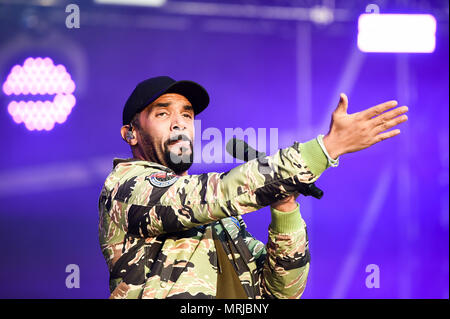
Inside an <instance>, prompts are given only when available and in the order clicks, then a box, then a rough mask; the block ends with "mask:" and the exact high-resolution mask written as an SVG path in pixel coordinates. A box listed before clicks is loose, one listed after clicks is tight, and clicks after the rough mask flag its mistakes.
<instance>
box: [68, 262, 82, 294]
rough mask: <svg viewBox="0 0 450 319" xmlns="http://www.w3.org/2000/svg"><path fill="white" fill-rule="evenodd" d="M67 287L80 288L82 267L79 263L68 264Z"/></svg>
mask: <svg viewBox="0 0 450 319" xmlns="http://www.w3.org/2000/svg"><path fill="white" fill-rule="evenodd" d="M66 273H69V275H68V276H67V277H66V287H67V288H69V289H72V288H80V267H79V266H78V265H77V264H69V265H67V266H66Z"/></svg>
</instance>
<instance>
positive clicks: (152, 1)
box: [94, 0, 167, 7]
mask: <svg viewBox="0 0 450 319" xmlns="http://www.w3.org/2000/svg"><path fill="white" fill-rule="evenodd" d="M94 2H96V3H99V4H115V5H125V6H142V7H162V6H163V5H165V4H166V2H167V0H94Z"/></svg>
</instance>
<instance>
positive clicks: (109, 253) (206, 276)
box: [99, 76, 408, 298]
mask: <svg viewBox="0 0 450 319" xmlns="http://www.w3.org/2000/svg"><path fill="white" fill-rule="evenodd" d="M208 104H209V96H208V93H207V92H206V90H205V89H204V88H203V87H201V86H200V85H199V84H197V83H195V82H191V81H178V82H177V81H175V80H173V79H171V78H169V77H166V76H161V77H156V78H151V79H148V80H145V81H143V82H141V83H139V84H138V85H137V86H136V88H135V90H134V91H133V93H132V94H131V96H130V97H129V99H128V100H127V102H126V104H125V107H124V110H123V127H122V128H121V135H122V138H123V139H124V140H125V141H126V142H127V143H128V144H129V145H130V147H131V151H132V154H133V158H131V159H126V160H121V159H115V160H114V169H113V171H112V172H111V174H110V175H109V176H108V177H107V179H106V181H105V184H104V187H103V189H102V191H101V194H100V199H99V214H100V221H99V239H100V245H101V249H102V252H103V255H104V257H105V259H106V262H107V264H108V268H109V271H110V291H111V296H110V298H300V296H301V295H302V293H303V291H304V289H305V284H306V279H307V276H308V271H309V259H310V256H309V249H308V237H307V233H306V225H305V222H304V220H303V219H302V218H301V215H300V211H299V205H298V204H297V202H296V196H297V190H298V185H299V184H300V183H313V182H314V181H316V180H317V179H318V178H319V176H320V175H321V174H322V172H323V171H324V170H325V169H326V168H328V167H330V166H337V164H338V160H339V157H340V156H341V155H343V154H346V153H350V152H355V151H358V150H361V149H364V148H367V147H369V146H371V145H373V144H375V143H377V142H379V141H382V140H385V139H387V138H390V137H393V136H395V135H398V134H399V133H400V131H399V130H391V131H388V132H385V131H386V130H388V129H390V128H392V127H394V126H396V125H398V124H400V123H402V122H404V121H406V120H407V117H406V115H402V114H404V113H406V112H407V110H408V108H407V107H399V108H394V107H395V106H396V105H397V102H395V101H389V102H385V103H382V104H380V105H377V106H374V107H372V108H369V109H367V110H364V111H362V112H358V113H354V114H347V106H348V101H347V97H346V96H345V95H344V94H341V96H340V101H339V104H338V106H337V108H336V110H335V111H334V112H333V115H332V120H331V124H330V130H329V132H328V134H327V135H326V136H325V137H323V136H322V135H319V136H318V138H317V139H313V140H311V141H309V142H306V143H297V142H295V143H294V144H293V145H292V146H291V147H288V148H285V149H281V150H279V151H278V152H277V153H276V154H273V155H272V156H268V157H267V158H266V159H267V161H258V160H252V161H249V162H247V163H245V164H242V165H240V166H237V167H235V168H234V169H232V170H230V171H228V172H226V173H207V174H200V175H188V174H187V170H188V168H189V167H190V166H191V164H192V159H193V141H194V117H195V116H196V115H198V114H199V113H200V112H201V111H203V110H204V109H205V108H206V107H207V105H208ZM391 109H392V110H391ZM388 110H389V111H388ZM268 205H270V207H271V218H272V219H271V224H270V227H269V238H268V242H267V245H266V246H264V245H263V244H262V243H261V242H260V241H258V240H256V239H255V238H253V237H252V236H251V235H250V234H249V233H248V231H247V230H246V226H245V223H244V222H243V220H242V218H241V215H243V214H246V213H249V212H253V211H256V210H258V209H260V208H262V207H265V206H268Z"/></svg>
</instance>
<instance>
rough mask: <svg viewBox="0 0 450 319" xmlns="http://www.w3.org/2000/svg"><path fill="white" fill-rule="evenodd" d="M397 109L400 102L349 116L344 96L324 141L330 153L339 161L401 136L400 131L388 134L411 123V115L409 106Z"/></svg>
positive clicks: (388, 102) (388, 103)
mask: <svg viewBox="0 0 450 319" xmlns="http://www.w3.org/2000/svg"><path fill="white" fill-rule="evenodd" d="M396 106H397V101H387V102H384V103H381V104H379V105H376V106H373V107H371V108H368V109H366V110H363V111H361V112H357V113H353V114H348V113H347V108H348V98H347V96H346V95H345V94H344V93H342V94H341V95H340V100H339V104H338V106H337V108H336V110H335V111H334V112H333V115H332V117H331V124H330V130H329V132H328V134H327V135H326V136H324V138H323V143H324V146H325V148H326V149H327V151H328V154H329V155H330V156H331V157H332V158H333V159H336V158H337V157H338V156H341V155H343V154H346V153H353V152H357V151H360V150H362V149H365V148H368V147H369V146H372V145H373V144H375V143H378V142H381V141H384V140H385V139H388V138H391V137H394V136H396V135H398V134H400V130H399V129H395V130H391V131H388V132H386V131H387V130H389V129H390V128H393V127H395V126H397V125H398V124H400V123H403V122H405V121H407V120H408V117H407V116H406V115H404V113H406V112H408V107H406V106H402V107H398V108H395V109H392V108H394V107H396ZM390 109H392V110H390ZM387 110H389V111H387ZM385 111H387V112H385Z"/></svg>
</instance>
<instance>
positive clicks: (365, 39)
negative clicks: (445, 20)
mask: <svg viewBox="0 0 450 319" xmlns="http://www.w3.org/2000/svg"><path fill="white" fill-rule="evenodd" d="M435 47H436V19H435V18H434V17H433V16H432V15H430V14H378V13H370V14H362V15H360V16H359V19H358V48H359V49H360V50H361V51H363V52H391V53H394V52H397V53H432V52H434V49H435Z"/></svg>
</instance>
